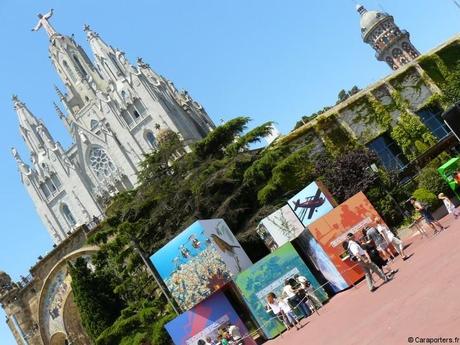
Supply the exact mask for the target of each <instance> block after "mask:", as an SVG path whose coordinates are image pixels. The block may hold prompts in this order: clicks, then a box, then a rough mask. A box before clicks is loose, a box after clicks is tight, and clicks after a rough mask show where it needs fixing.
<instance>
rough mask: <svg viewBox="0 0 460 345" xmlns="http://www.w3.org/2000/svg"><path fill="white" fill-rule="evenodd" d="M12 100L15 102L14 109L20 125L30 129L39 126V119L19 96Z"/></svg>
mask: <svg viewBox="0 0 460 345" xmlns="http://www.w3.org/2000/svg"><path fill="white" fill-rule="evenodd" d="M11 100H12V101H13V108H14V110H16V113H17V114H18V119H19V124H20V125H21V126H22V127H25V128H28V127H30V126H38V124H39V121H38V119H37V118H36V117H35V115H34V114H32V112H31V111H30V110H29V109H28V108H27V106H26V105H25V103H24V102H22V101H21V100H20V99H19V97H18V96H17V95H13V97H12V98H11Z"/></svg>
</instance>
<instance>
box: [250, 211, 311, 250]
mask: <svg viewBox="0 0 460 345" xmlns="http://www.w3.org/2000/svg"><path fill="white" fill-rule="evenodd" d="M261 229H263V230H264V232H263V233H264V236H263V235H262V230H261ZM304 229H305V227H304V226H303V225H302V223H300V221H299V219H298V218H297V216H296V214H295V213H294V212H293V211H292V210H291V208H290V207H289V205H286V206H284V207H282V208H280V209H278V210H276V211H275V212H273V213H272V214H270V215H269V216H267V217H265V218H264V219H262V221H261V222H260V223H259V226H258V233H259V236H260V237H261V238H262V239H263V240H264V241H265V244H266V245H267V247H268V248H269V249H270V250H272V251H273V250H275V249H276V248H279V247H280V246H282V245H283V244H285V243H287V242H289V241H292V240H293V239H294V238H296V237H297V236H299V235H300V234H301V233H302V231H303V230H304ZM266 238H270V242H267V241H266Z"/></svg>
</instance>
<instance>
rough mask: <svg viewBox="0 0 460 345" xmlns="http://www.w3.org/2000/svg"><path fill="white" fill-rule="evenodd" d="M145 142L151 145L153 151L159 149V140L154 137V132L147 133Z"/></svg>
mask: <svg viewBox="0 0 460 345" xmlns="http://www.w3.org/2000/svg"><path fill="white" fill-rule="evenodd" d="M145 140H147V143H148V144H149V145H150V147H151V148H152V149H154V148H156V147H157V139H156V138H155V136H154V135H153V132H152V131H147V132H146V133H145Z"/></svg>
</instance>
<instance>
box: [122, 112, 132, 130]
mask: <svg viewBox="0 0 460 345" xmlns="http://www.w3.org/2000/svg"><path fill="white" fill-rule="evenodd" d="M121 117H122V118H123V120H125V122H126V124H127V125H128V126H129V125H131V123H132V122H133V118H132V117H131V115H129V113H128V112H127V111H126V110H123V111H122V112H121Z"/></svg>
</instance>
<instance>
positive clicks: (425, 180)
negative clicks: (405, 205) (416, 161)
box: [418, 168, 449, 195]
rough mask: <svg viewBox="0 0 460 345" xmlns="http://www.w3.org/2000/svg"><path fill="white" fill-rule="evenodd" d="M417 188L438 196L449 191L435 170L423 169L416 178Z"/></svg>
mask: <svg viewBox="0 0 460 345" xmlns="http://www.w3.org/2000/svg"><path fill="white" fill-rule="evenodd" d="M418 187H419V188H422V189H425V190H429V191H430V192H432V193H434V194H435V195H438V194H439V193H445V192H448V191H449V186H448V185H447V183H446V182H445V181H444V180H443V178H442V177H441V175H440V174H439V173H438V171H437V170H436V169H435V168H425V169H423V170H422V171H421V172H420V175H419V176H418Z"/></svg>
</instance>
